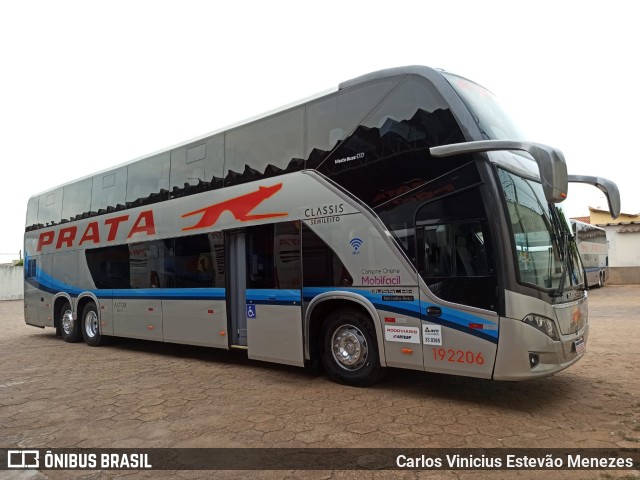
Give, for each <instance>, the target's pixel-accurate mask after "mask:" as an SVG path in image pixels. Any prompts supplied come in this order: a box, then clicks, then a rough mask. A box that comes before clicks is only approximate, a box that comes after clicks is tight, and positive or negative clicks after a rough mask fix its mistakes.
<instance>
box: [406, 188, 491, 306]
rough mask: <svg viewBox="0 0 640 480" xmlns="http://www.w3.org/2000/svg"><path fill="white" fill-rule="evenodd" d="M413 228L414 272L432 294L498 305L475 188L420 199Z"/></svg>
mask: <svg viewBox="0 0 640 480" xmlns="http://www.w3.org/2000/svg"><path fill="white" fill-rule="evenodd" d="M416 233H417V239H416V245H417V260H418V262H417V264H418V271H419V272H420V275H421V276H422V278H423V279H424V281H425V282H426V283H427V286H428V287H429V289H430V290H431V291H432V292H433V293H434V294H435V295H436V296H438V297H440V298H442V299H443V300H447V301H449V302H454V303H459V304H462V305H470V306H473V307H478V308H483V309H485V310H493V311H496V310H497V298H498V296H497V279H496V274H495V267H494V264H495V262H494V257H493V248H492V244H491V237H490V235H489V229H488V224H487V219H486V215H485V212H484V207H483V200H482V196H481V194H480V190H479V189H478V188H471V189H467V190H465V191H462V192H460V193H457V194H454V195H449V196H447V197H445V198H442V199H438V200H434V201H431V202H429V203H427V204H425V205H424V206H423V207H421V208H420V209H419V210H418V212H417V216H416Z"/></svg>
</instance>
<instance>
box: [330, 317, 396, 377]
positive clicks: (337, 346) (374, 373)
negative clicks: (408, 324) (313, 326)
mask: <svg viewBox="0 0 640 480" xmlns="http://www.w3.org/2000/svg"><path fill="white" fill-rule="evenodd" d="M322 364H323V365H324V368H325V370H326V372H327V375H328V376H329V377H330V378H331V379H333V380H335V381H337V382H339V383H345V384H348V385H354V386H357V387H366V386H368V385H372V384H374V383H376V382H378V381H379V380H380V379H381V378H382V376H383V375H384V369H383V368H382V367H381V366H380V357H379V354H378V345H377V342H376V336H375V331H374V329H373V325H372V324H371V321H370V320H369V319H368V318H367V317H366V316H364V315H363V314H361V313H360V312H358V311H355V310H350V309H344V310H336V311H335V312H333V313H332V314H331V315H329V318H327V320H326V322H325V323H324V325H323V326H322Z"/></svg>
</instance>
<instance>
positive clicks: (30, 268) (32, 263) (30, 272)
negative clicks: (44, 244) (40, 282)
mask: <svg viewBox="0 0 640 480" xmlns="http://www.w3.org/2000/svg"><path fill="white" fill-rule="evenodd" d="M25 276H26V277H27V278H36V259H35V258H30V259H29V260H27V269H26V275H25Z"/></svg>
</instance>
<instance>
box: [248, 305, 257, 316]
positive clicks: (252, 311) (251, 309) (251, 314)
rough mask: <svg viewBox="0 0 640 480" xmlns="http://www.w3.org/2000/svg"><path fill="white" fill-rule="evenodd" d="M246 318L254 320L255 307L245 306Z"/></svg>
mask: <svg viewBox="0 0 640 480" xmlns="http://www.w3.org/2000/svg"><path fill="white" fill-rule="evenodd" d="M247 318H256V306H255V305H249V304H247Z"/></svg>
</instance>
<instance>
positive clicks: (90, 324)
mask: <svg viewBox="0 0 640 480" xmlns="http://www.w3.org/2000/svg"><path fill="white" fill-rule="evenodd" d="M84 330H85V332H87V336H88V337H89V338H93V337H95V336H96V335H97V334H98V315H97V314H96V312H94V311H90V312H89V313H87V315H86V316H85V317H84Z"/></svg>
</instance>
